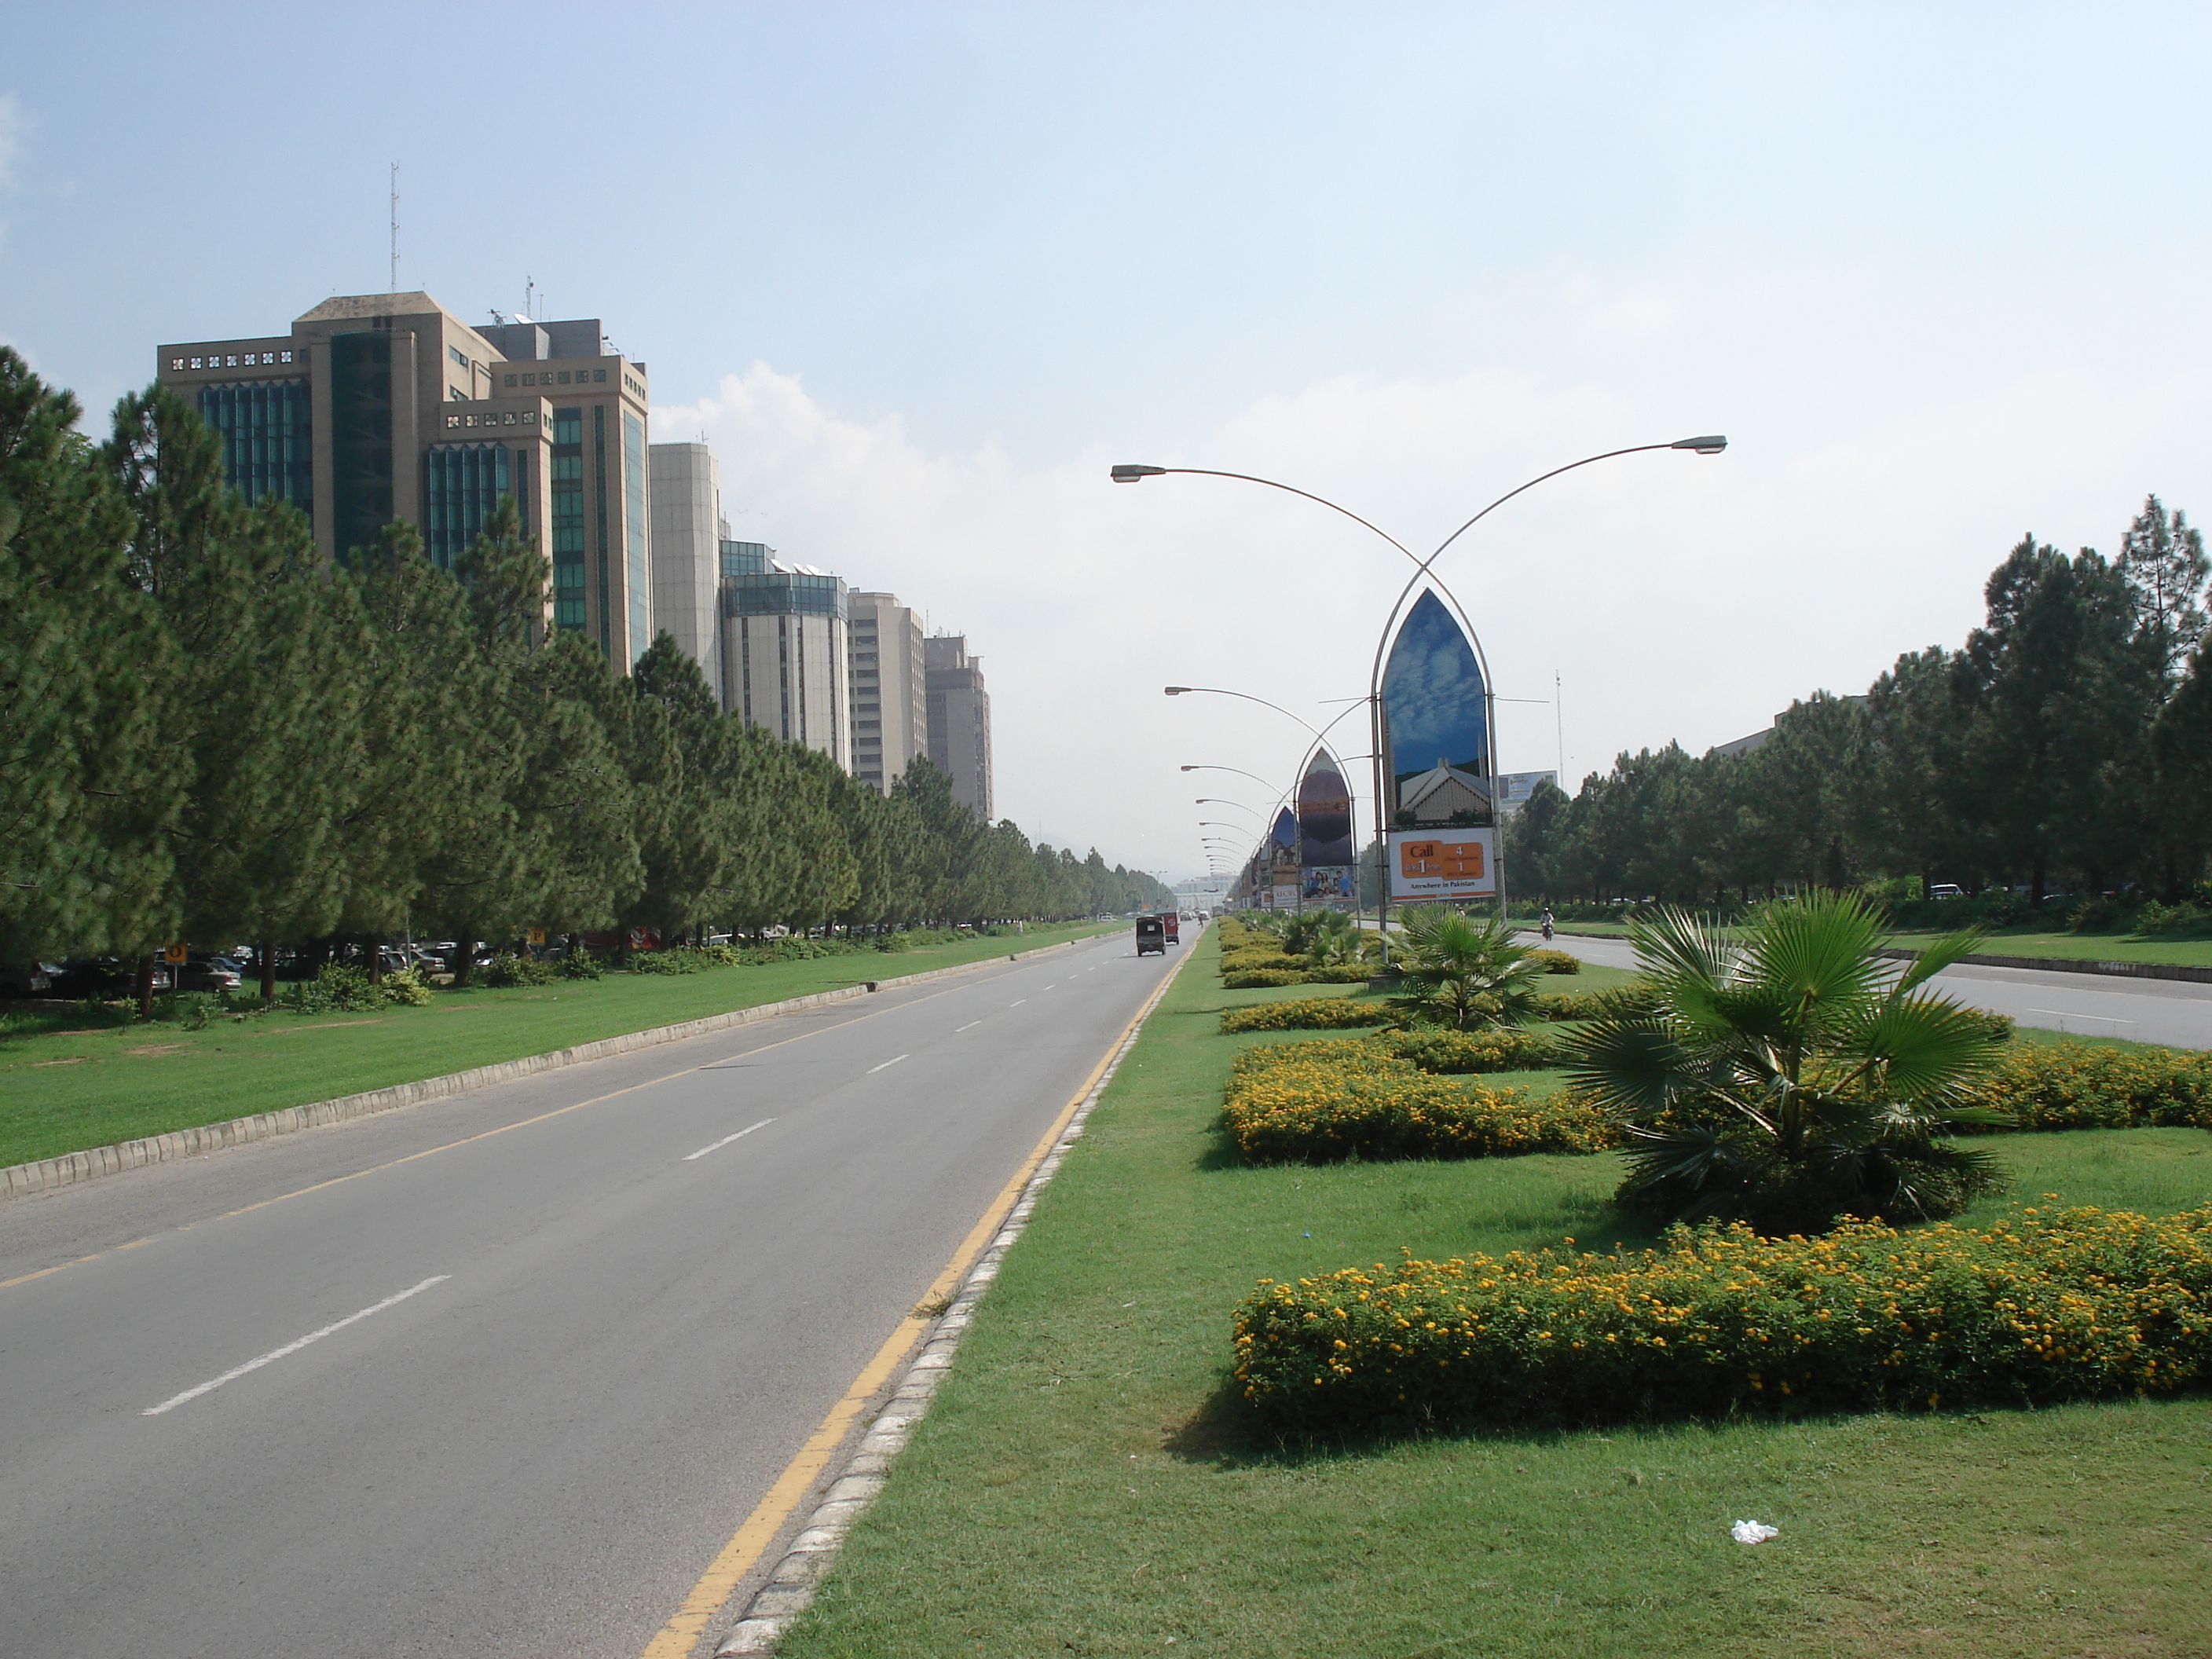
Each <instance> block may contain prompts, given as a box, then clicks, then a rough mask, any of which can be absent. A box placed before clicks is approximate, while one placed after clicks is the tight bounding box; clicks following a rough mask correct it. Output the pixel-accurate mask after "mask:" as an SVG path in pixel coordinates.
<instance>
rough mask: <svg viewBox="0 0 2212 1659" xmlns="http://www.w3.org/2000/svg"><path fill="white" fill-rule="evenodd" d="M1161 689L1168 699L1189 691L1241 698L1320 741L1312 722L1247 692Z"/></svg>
mask: <svg viewBox="0 0 2212 1659" xmlns="http://www.w3.org/2000/svg"><path fill="white" fill-rule="evenodd" d="M1163 689H1164V691H1165V693H1166V695H1167V696H1170V697H1180V696H1182V695H1183V694H1184V693H1185V692H1189V691H1203V692H1205V693H1206V695H1207V696H1215V697H1242V698H1243V699H1244V701H1245V702H1256V703H1258V704H1259V705H1260V707H1261V708H1272V709H1273V710H1274V711H1275V712H1276V713H1277V714H1280V715H1282V716H1283V717H1284V718H1285V719H1286V720H1297V723H1298V724H1299V725H1300V726H1304V727H1305V729H1306V730H1307V731H1309V732H1313V734H1314V741H1315V742H1316V743H1319V742H1320V741H1321V733H1320V732H1316V731H1314V726H1313V722H1312V721H1310V720H1304V719H1302V718H1301V717H1300V716H1298V715H1297V714H1291V711H1290V710H1289V709H1287V708H1284V707H1283V705H1282V704H1280V703H1279V702H1268V701H1267V699H1266V698H1265V697H1255V696H1253V695H1252V694H1251V693H1250V692H1249V691H1230V690H1224V689H1223V688H1222V687H1220V686H1218V685H1170V686H1167V687H1164V688H1163ZM1231 770H1234V768H1231ZM1246 776H1248V777H1249V776H1250V774H1249V773H1247V774H1246Z"/></svg>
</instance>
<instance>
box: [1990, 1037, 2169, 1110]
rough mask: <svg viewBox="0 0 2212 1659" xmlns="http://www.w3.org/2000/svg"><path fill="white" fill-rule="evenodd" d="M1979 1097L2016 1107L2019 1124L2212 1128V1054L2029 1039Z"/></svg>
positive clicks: (2005, 1107)
mask: <svg viewBox="0 0 2212 1659" xmlns="http://www.w3.org/2000/svg"><path fill="white" fill-rule="evenodd" d="M1973 1103H1974V1104H1975V1105H1977V1106H1991V1107H1995V1108H1996V1109H1997V1110H1998V1111H2001V1112H2009V1113H2011V1114H2012V1117H2013V1121H2012V1123H2011V1124H2010V1125H2009V1126H2008V1127H2013V1128H2018V1129H2134V1128H2145V1127H2154V1126H2159V1125H2165V1126H2168V1127H2179V1128H2187V1127H2196V1128H2199V1129H2212V1054H2207V1053H2200V1052H2197V1051H2194V1050H2191V1049H2187V1048H2142V1049H2130V1048H2107V1047H2106V1046H2105V1045H2103V1044H2101V1043H2089V1042H2051V1043H2040V1042H2038V1043H2025V1042H2024V1043H2021V1045H2019V1046H2018V1047H2017V1048H2013V1049H2012V1050H2010V1051H2009V1052H2008V1053H2007V1054H2006V1055H2005V1059H2004V1063H2003V1065H2002V1066H2001V1067H1999V1068H1998V1069H1997V1070H1996V1071H1995V1072H1993V1073H1990V1076H1989V1077H1988V1079H1985V1080H1984V1082H1983V1083H1982V1085H1980V1086H1979V1087H1978V1089H1976V1090H1975V1091H1974V1097H1973Z"/></svg>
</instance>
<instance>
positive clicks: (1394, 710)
mask: <svg viewBox="0 0 2212 1659" xmlns="http://www.w3.org/2000/svg"><path fill="white" fill-rule="evenodd" d="M1491 767H1492V763H1491V754H1490V701H1489V689H1488V687H1487V686H1486V684H1484V682H1483V678H1482V665H1481V664H1480V662H1478V661H1477V660H1476V659H1475V654H1474V647H1473V646H1472V645H1471V644H1470V643H1469V642H1468V637H1467V635H1466V632H1465V631H1464V630H1463V629H1462V628H1461V627H1460V625H1459V623H1457V622H1455V621H1454V620H1453V617H1452V614H1451V612H1450V611H1448V610H1446V609H1445V608H1444V604H1443V600H1441V599H1438V598H1437V596H1436V594H1435V593H1434V592H1426V593H1424V594H1422V595H1421V597H1420V598H1419V599H1416V600H1415V601H1414V602H1413V609H1412V610H1411V611H1407V613H1406V621H1405V624H1404V625H1403V626H1402V627H1401V628H1400V629H1399V630H1398V637H1397V639H1396V641H1395V642H1394V643H1393V644H1392V645H1391V647H1390V657H1389V662H1388V663H1387V664H1385V665H1384V667H1383V779H1384V783H1383V788H1384V790H1385V791H1386V792H1387V794H1388V800H1387V802H1386V805H1387V806H1388V808H1389V815H1388V816H1389V823H1391V824H1392V825H1393V826H1395V827H1400V828H1407V827H1413V826H1418V825H1422V824H1431V823H1433V824H1451V825H1456V826H1460V827H1472V826H1474V825H1478V824H1487V823H1493V822H1495V814H1496V810H1497V809H1496V805H1495V803H1494V801H1493V799H1492V792H1493V790H1494V789H1495V787H1496V785H1495V781H1494V780H1493V779H1492V775H1491Z"/></svg>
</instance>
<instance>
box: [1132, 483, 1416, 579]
mask: <svg viewBox="0 0 2212 1659" xmlns="http://www.w3.org/2000/svg"><path fill="white" fill-rule="evenodd" d="M1114 471H1115V474H1116V475H1117V476H1116V477H1115V483H1135V482H1136V481H1137V479H1138V478H1139V477H1146V478H1151V477H1159V476H1161V475H1163V474H1164V473H1170V472H1180V473H1185V474H1188V476H1190V477H1194V478H1235V479H1237V481H1238V482H1240V483H1255V484H1265V485H1266V486H1267V488H1268V489H1279V490H1281V491H1283V492H1284V494H1285V495H1303V496H1304V497H1305V499H1306V500H1308V501H1313V502H1315V503H1316V504H1317V505H1319V506H1322V507H1327V508H1328V510H1329V511H1330V512H1332V513H1342V514H1343V515H1344V516H1345V517H1346V518H1347V519H1349V520H1352V523H1354V524H1356V525H1358V526H1360V527H1361V528H1362V529H1365V530H1372V531H1373V532H1375V533H1376V535H1378V536H1380V537H1381V538H1383V540H1384V541H1386V542H1388V543H1389V544H1390V545H1391V546H1393V547H1395V548H1396V549H1397V550H1399V551H1400V552H1401V553H1403V554H1404V555H1405V556H1407V558H1409V559H1411V560H1412V561H1413V562H1414V563H1415V564H1419V563H1420V562H1421V556H1420V555H1419V554H1418V553H1416V552H1414V551H1413V549H1412V548H1410V547H1408V546H1407V545H1406V544H1405V543H1403V542H1401V541H1400V540H1399V539H1398V538H1396V537H1395V536H1394V535H1392V534H1391V533H1390V532H1389V531H1387V530H1384V529H1383V528H1382V527H1381V526H1377V525H1372V524H1370V523H1368V521H1367V520H1364V519H1363V518H1361V517H1360V516H1359V515H1358V513H1354V512H1353V511H1352V509H1351V508H1350V507H1339V506H1338V505H1337V504H1336V503H1335V502H1334V501H1331V500H1329V499H1328V496H1326V495H1315V494H1314V493H1313V492H1312V491H1311V490H1310V489H1299V488H1297V485H1295V484H1286V483H1278V482H1277V481H1276V480H1274V479H1273V478H1261V477H1255V475H1253V474H1252V473H1249V472H1218V471H1214V470H1213V469H1212V467H1206V466H1148V467H1146V468H1144V469H1142V470H1141V471H1135V470H1133V469H1125V468H1122V467H1115V469H1114ZM1124 471H1128V472H1130V473H1131V475H1132V476H1129V477H1121V476H1118V475H1120V474H1121V473H1123V472H1124Z"/></svg>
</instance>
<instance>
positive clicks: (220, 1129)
mask: <svg viewBox="0 0 2212 1659" xmlns="http://www.w3.org/2000/svg"><path fill="white" fill-rule="evenodd" d="M1086 937H1089V938H1103V937H1104V936H1103V935H1101V934H1091V935H1087V936H1086ZM1080 943H1082V941H1081V940H1079V939H1062V940H1060V942H1059V943H1058V944H1056V945H1039V946H1038V947H1037V948H1036V950H1034V951H1014V952H1012V954H1010V955H1007V956H1004V957H999V956H990V957H984V958H983V959H982V960H981V961H980V962H963V963H957V964H956V965H954V966H952V967H950V968H932V969H928V970H927V971H926V972H923V973H919V974H903V975H899V976H898V977H897V978H895V979H871V980H862V981H856V982H855V983H854V984H852V985H849V986H847V987H844V988H843V989H842V990H836V991H817V992H815V993H813V994H811V995H809V996H803V997H788V998H786V999H785V1000H783V1001H781V1002H764V1003H762V1004H760V1005H759V1006H757V1007H752V1008H733V1009H732V1010H731V1011H730V1012H727V1013H725V1014H708V1015H706V1016H704V1017H702V1018H698V1019H687V1020H684V1021H681V1022H679V1023H678V1024H674V1025H656V1026H653V1027H651V1028H649V1029H648V1030H642V1031H627V1032H624V1033H623V1035H622V1036H611V1037H601V1038H599V1040H598V1041H596V1042H580V1043H578V1044H577V1045H576V1046H575V1047H574V1048H556V1049H554V1050H553V1051H552V1052H550V1054H526V1055H524V1056H523V1057H522V1058H520V1059H519V1060H499V1061H496V1062H495V1063H494V1064H492V1065H489V1066H471V1067H470V1068H469V1069H468V1070H467V1071H465V1072H448V1073H446V1074H445V1075H444V1076H442V1077H427V1078H422V1079H418V1080H417V1081H416V1082H413V1083H395V1084H393V1085H391V1086H390V1087H389V1088H384V1089H370V1090H368V1091H365V1092H363V1093H361V1094H357V1095H341V1096H339V1097H337V1099H335V1100H318V1101H314V1102H312V1103H309V1104H307V1105H305V1106H287V1107H285V1108H283V1109H282V1110H281V1111H274V1112H257V1113H255V1114H254V1115H252V1116H251V1117H234V1118H230V1119H228V1120H226V1121H223V1122H221V1123H209V1124H204V1125H203V1126H201V1127H198V1128H197V1129H173V1130H171V1131H170V1132H169V1133H167V1134H159V1135H148V1136H145V1137H144V1138H143V1139H138V1140H125V1141H120V1142H118V1143H117V1144H116V1145H114V1146H94V1147H93V1148H91V1149H90V1150H89V1151H87V1152H64V1153H62V1154H61V1155H60V1156H58V1157H56V1158H39V1159H36V1160H34V1161H33V1162H31V1163H28V1164H14V1165H11V1166H10V1167H9V1168H7V1169H4V1170H0V1201H4V1200H8V1199H12V1198H27V1197H29V1196H30V1195H31V1194H33V1193H43V1192H50V1191H52V1189H53V1188H57V1187H71V1186H75V1185H76V1184H77V1183H78V1182H85V1181H97V1180H99V1179H100V1177H101V1176H112V1175H121V1174H122V1173H123V1172H124V1171H125V1170H141V1169H144V1168H145V1167H146V1166H147V1165H148V1164H167V1163H171V1162H173V1161H174V1160H176V1159H178V1158H197V1157H198V1156H199V1155H200V1154H201V1153H203V1152H222V1151H224V1150H226V1149H228V1148H229V1147H233V1146H246V1145H247V1144H248V1143H250V1142H252V1141H256V1140H267V1139H270V1137H272V1136H275V1135H289V1134H295V1133H298V1132H299V1131H301V1130H302V1129H314V1128H319V1127H322V1126H323V1125H325V1124H326V1123H343V1122H345V1121H348V1120H349V1119H351V1118H356V1117H366V1116H368V1115H369V1114H370V1113H372V1112H389V1111H392V1110H395V1109H398V1108H399V1107H402V1106H415V1105H419V1104H420V1103H422V1102H423V1101H426V1100H442V1099H444V1098H446V1097H447V1096H449V1095H459V1094H466V1093H467V1092H468V1091H470V1090H471V1089H482V1088H486V1087H488V1086H489V1085H492V1084H495V1083H511V1082H513V1081H514V1079H517V1078H525V1077H535V1076H536V1075H537V1074H538V1073H541V1072H557V1071H559V1070H560V1069H561V1068H562V1066H580V1065H583V1064H585V1063H586V1061H589V1060H606V1059H609V1058H611V1057H612V1056H613V1055H616V1054H629V1053H632V1052H634V1051H635V1050H636V1049H639V1048H657V1047H658V1046H659V1045H660V1044H661V1043H664V1042H683V1041H684V1039H685V1038H686V1037H695V1036H706V1035H707V1034H708V1032H710V1031H726V1030H730V1029H731V1028H732V1027H733V1026H738V1025H750V1024H756V1023H757V1022H758V1021H761V1020H764V1019H774V1018H776V1017H777V1016H778V1015H781V1014H793V1013H799V1012H803V1011H805V1010H806V1009H809V1008H821V1007H825V1006H829V1004H831V1003H836V1002H849V1001H851V1000H853V999H854V998H855V997H864V996H866V995H868V994H871V993H872V992H875V991H878V990H882V989H884V988H886V987H894V986H906V985H919V984H921V983H922V982H923V981H926V980H933V979H944V978H946V977H948V976H949V975H953V974H969V973H973V972H975V969H978V968H988V967H990V966H991V965H992V964H993V963H1000V962H1021V961H1024V960H1025V959H1027V958H1028V957H1041V956H1043V955H1044V954H1045V953H1046V952H1047V951H1064V950H1066V949H1067V948H1068V947H1069V946H1071V945H1078V944H1080Z"/></svg>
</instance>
